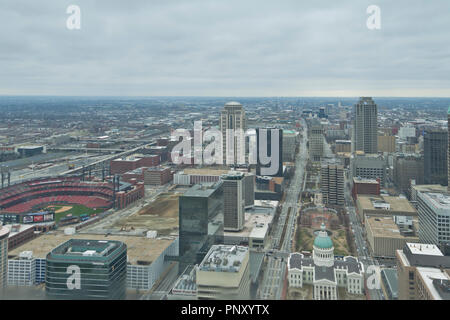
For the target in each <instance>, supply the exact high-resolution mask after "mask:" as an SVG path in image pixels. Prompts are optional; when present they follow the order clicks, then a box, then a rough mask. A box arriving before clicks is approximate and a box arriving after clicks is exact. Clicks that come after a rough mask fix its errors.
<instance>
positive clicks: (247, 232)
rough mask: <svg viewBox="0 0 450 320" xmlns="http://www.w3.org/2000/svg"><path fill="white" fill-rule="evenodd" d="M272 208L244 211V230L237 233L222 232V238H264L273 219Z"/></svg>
mask: <svg viewBox="0 0 450 320" xmlns="http://www.w3.org/2000/svg"><path fill="white" fill-rule="evenodd" d="M273 211H274V210H273V209H272V208H264V207H257V208H255V207H253V208H250V209H246V210H245V222H244V228H243V229H242V230H241V231H239V232H235V231H224V236H225V237H226V236H229V237H242V238H248V237H252V238H264V237H265V236H266V233H267V231H268V229H269V225H270V223H272V220H273V217H274V212H273Z"/></svg>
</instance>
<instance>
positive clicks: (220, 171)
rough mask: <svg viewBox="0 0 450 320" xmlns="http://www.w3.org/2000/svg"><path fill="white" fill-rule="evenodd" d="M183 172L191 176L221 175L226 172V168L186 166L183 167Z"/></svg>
mask: <svg viewBox="0 0 450 320" xmlns="http://www.w3.org/2000/svg"><path fill="white" fill-rule="evenodd" d="M180 173H181V172H180ZM183 173H184V174H188V175H193V176H221V175H223V174H227V173H228V170H223V169H211V168H198V169H193V168H186V169H183Z"/></svg>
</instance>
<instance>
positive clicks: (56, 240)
mask: <svg viewBox="0 0 450 320" xmlns="http://www.w3.org/2000/svg"><path fill="white" fill-rule="evenodd" d="M70 239H88V240H113V241H121V242H123V243H125V244H126V245H127V254H128V261H129V262H130V263H131V264H133V265H137V264H144V265H145V264H150V263H152V262H153V261H154V260H156V259H157V258H158V257H159V256H160V254H161V253H162V252H163V251H164V250H165V249H166V248H167V247H168V246H169V245H170V244H171V243H172V242H173V240H162V239H150V238H146V237H143V236H120V235H109V236H107V237H105V235H103V234H101V235H99V234H84V233H83V234H81V233H76V234H73V235H66V234H64V233H63V232H59V231H58V232H52V233H47V234H44V235H41V236H39V237H37V238H35V239H33V240H31V241H29V242H26V243H24V244H23V245H21V246H19V247H17V248H15V249H14V250H11V251H9V252H8V257H10V258H11V259H13V258H15V257H16V256H17V257H18V256H19V254H20V253H21V252H22V251H33V257H35V258H41V259H45V257H46V256H47V254H48V253H49V252H50V251H52V250H53V249H54V248H56V247H58V246H59V245H61V244H63V243H64V242H66V241H68V240H70ZM138 261H139V263H138Z"/></svg>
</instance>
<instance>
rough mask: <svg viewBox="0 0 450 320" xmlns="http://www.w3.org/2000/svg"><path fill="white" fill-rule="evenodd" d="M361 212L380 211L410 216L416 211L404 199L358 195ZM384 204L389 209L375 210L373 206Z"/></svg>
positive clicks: (415, 213)
mask: <svg viewBox="0 0 450 320" xmlns="http://www.w3.org/2000/svg"><path fill="white" fill-rule="evenodd" d="M357 201H358V202H359V203H360V205H361V207H362V209H363V210H380V211H390V212H395V211H398V212H404V213H410V214H411V215H417V211H416V209H414V207H413V206H412V205H411V204H410V203H409V201H408V200H407V199H405V198H400V197H393V196H375V195H370V196H369V195H360V196H359V197H358V200H357ZM383 203H385V204H386V205H388V207H389V209H387V210H386V209H377V208H376V207H375V206H374V205H376V206H379V205H381V204H383Z"/></svg>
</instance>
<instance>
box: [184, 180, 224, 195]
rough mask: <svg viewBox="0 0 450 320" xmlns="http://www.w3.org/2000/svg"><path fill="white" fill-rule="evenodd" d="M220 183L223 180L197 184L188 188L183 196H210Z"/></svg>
mask: <svg viewBox="0 0 450 320" xmlns="http://www.w3.org/2000/svg"><path fill="white" fill-rule="evenodd" d="M220 185H221V182H215V183H202V184H195V185H193V186H192V187H190V188H189V189H188V190H186V192H185V193H184V194H183V195H182V196H184V197H200V198H204V197H209V196H210V195H211V194H213V193H214V192H215V191H216V190H217V188H218V187H219V186H220Z"/></svg>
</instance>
